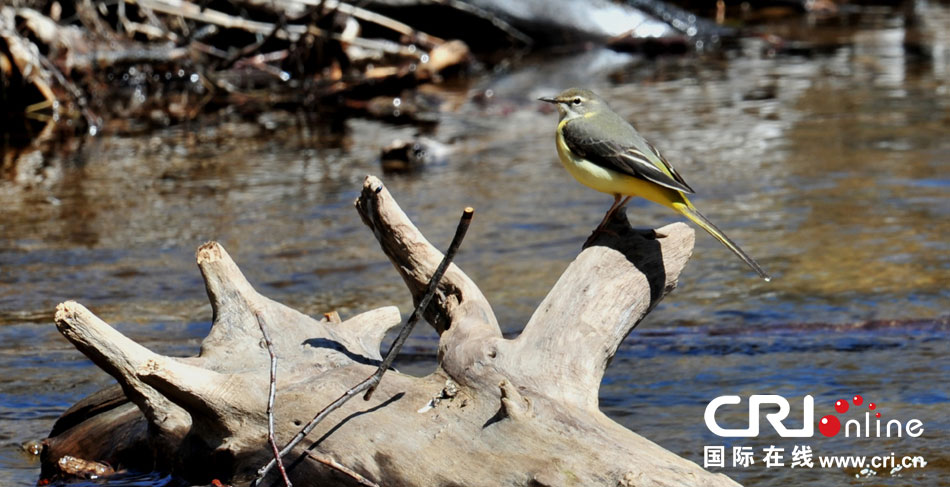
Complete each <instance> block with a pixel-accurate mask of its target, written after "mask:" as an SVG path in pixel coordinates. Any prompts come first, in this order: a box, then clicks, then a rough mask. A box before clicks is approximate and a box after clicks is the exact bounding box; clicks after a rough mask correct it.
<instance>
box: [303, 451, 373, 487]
mask: <svg viewBox="0 0 950 487" xmlns="http://www.w3.org/2000/svg"><path fill="white" fill-rule="evenodd" d="M307 456H308V457H310V458H312V459H314V460H316V461H318V462H320V463H322V464H324V465H326V466H328V467H331V468H334V469H336V470H338V471H340V472H343V473H345V474H346V475H349V476H350V478H352V479H353V480H355V481H357V482H359V484H360V485H365V486H366V487H379V484H377V483H376V482H373V481H372V480H369V479H367V478H366V477H364V476H362V475H360V474H358V473H357V472H356V471H354V470H352V469H351V468H349V467H347V466H346V465H342V464H340V463H339V462H337V461H336V460H334V459H332V458H324V457H321V456H320V455H317V454H316V453H314V452H312V451H308V452H307Z"/></svg>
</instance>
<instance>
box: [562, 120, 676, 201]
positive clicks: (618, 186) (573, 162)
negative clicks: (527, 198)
mask: <svg viewBox="0 0 950 487" xmlns="http://www.w3.org/2000/svg"><path fill="white" fill-rule="evenodd" d="M565 122H566V121H563V122H561V124H563V123H565ZM558 129H560V127H558ZM557 155H558V157H559V158H560V159H561V163H563V164H564V167H565V168H567V172H569V173H571V176H574V179H576V180H578V181H579V182H580V183H581V184H583V185H585V186H587V187H590V188H593V189H596V190H597V191H600V192H602V193H607V194H611V195H616V194H619V195H624V196H639V197H641V198H645V199H648V200H650V201H652V202H654V203H659V204H661V205H663V206H667V207H669V208H673V209H674V210H677V211H682V210H680V208H677V207H683V206H686V207H690V206H692V205H691V204H690V202H689V200H687V199H686V196H684V195H683V193H680V192H679V191H676V190H675V189H670V188H667V187H664V186H660V185H659V184H656V183H652V182H650V181H647V180H645V179H640V178H635V177H632V176H628V175H626V174H621V173H619V172H617V171H613V170H610V169H606V168H603V167H600V166H598V165H597V164H594V163H592V162H588V161H586V160H584V159H581V158H579V157H576V156H575V155H574V154H572V153H571V151H570V150H568V148H567V144H565V143H564V137H562V136H561V131H560V130H558V133H557Z"/></svg>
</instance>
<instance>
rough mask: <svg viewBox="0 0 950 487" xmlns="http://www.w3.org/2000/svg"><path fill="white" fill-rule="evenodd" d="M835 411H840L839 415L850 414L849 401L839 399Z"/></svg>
mask: <svg viewBox="0 0 950 487" xmlns="http://www.w3.org/2000/svg"><path fill="white" fill-rule="evenodd" d="M835 411H838V414H844V413H846V412H848V401H845V400H844V399H838V400H837V401H835Z"/></svg>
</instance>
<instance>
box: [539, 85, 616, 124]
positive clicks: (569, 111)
mask: <svg viewBox="0 0 950 487" xmlns="http://www.w3.org/2000/svg"><path fill="white" fill-rule="evenodd" d="M538 99H539V100H541V101H546V102H548V103H554V104H555V105H557V111H558V113H560V114H561V119H562V120H563V119H564V118H574V117H581V116H584V115H585V114H588V113H594V112H596V111H597V110H598V109H601V108H603V107H604V106H605V102H604V100H602V99H601V98H600V97H599V96H597V95H596V94H594V92H593V91H590V90H585V89H583V88H568V89H566V90H564V91H562V92H561V94H559V95H557V96H555V97H553V98H552V97H546V96H543V97H541V98H538Z"/></svg>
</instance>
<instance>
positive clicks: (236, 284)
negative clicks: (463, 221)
mask: <svg viewBox="0 0 950 487" xmlns="http://www.w3.org/2000/svg"><path fill="white" fill-rule="evenodd" d="M196 259H197V262H198V267H199V269H201V275H202V276H203V277H204V279H205V289H206V290H207V291H208V298H209V299H210V300H211V307H212V309H213V311H214V320H213V324H212V326H211V331H210V332H209V333H208V336H207V337H205V339H204V341H202V343H201V357H203V358H207V359H211V364H209V366H211V367H215V370H219V371H231V370H238V369H240V368H241V367H242V365H243V364H247V363H254V364H257V363H259V362H262V361H264V362H266V361H267V360H268V355H267V351H266V349H265V348H264V347H263V346H258V345H259V344H260V343H261V333H260V329H259V327H258V323H257V318H256V313H258V312H259V313H260V314H261V315H262V316H263V317H264V318H265V319H266V321H267V322H268V323H273V324H274V326H275V327H276V329H277V330H279V331H280V332H279V333H274V336H273V345H274V350H275V352H276V353H277V355H278V356H280V355H298V354H300V353H305V354H310V355H312V362H311V363H309V364H307V366H318V367H327V366H335V365H342V364H345V363H348V361H349V360H350V358H352V357H348V356H347V354H356V355H359V356H361V357H362V358H363V359H364V361H366V360H370V361H372V360H379V359H380V351H379V347H380V344H381V343H382V341H383V337H384V336H385V334H386V332H387V331H389V330H390V329H392V328H393V327H396V326H398V325H399V323H400V322H401V317H400V316H399V309H398V308H396V307H394V306H388V307H384V308H379V309H376V310H373V311H369V312H367V313H363V314H361V315H357V316H354V317H353V318H350V319H348V320H346V321H344V322H343V323H335V322H333V321H331V320H330V319H326V318H325V319H323V320H319V321H318V320H315V319H313V318H311V317H309V316H307V315H305V314H303V313H301V312H299V311H297V310H295V309H292V308H290V307H287V306H285V305H283V304H281V303H278V302H276V301H273V300H271V299H269V298H267V297H265V296H262V295H261V294H260V293H258V292H257V291H256V290H254V288H253V287H252V286H251V284H250V283H249V282H248V281H247V278H245V277H244V274H243V273H242V272H241V270H240V269H239V268H238V266H237V264H235V263H234V261H233V260H232V259H231V256H230V255H229V254H228V252H227V251H226V250H225V249H224V247H222V246H221V245H220V244H218V243H217V242H208V243H206V244H204V245H202V246H201V247H199V248H198V252H197V256H196ZM251 344H254V346H253V347H252V348H250V350H253V354H254V357H253V358H252V357H248V355H247V354H248V351H249V347H248V346H249V345H251ZM328 355H332V357H329V356H328ZM328 358H329V359H330V360H329V361H328V360H327V359H328ZM291 365H293V364H288V366H291ZM296 365H297V366H300V365H302V364H300V363H299V362H298V363H297V364H296Z"/></svg>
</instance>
